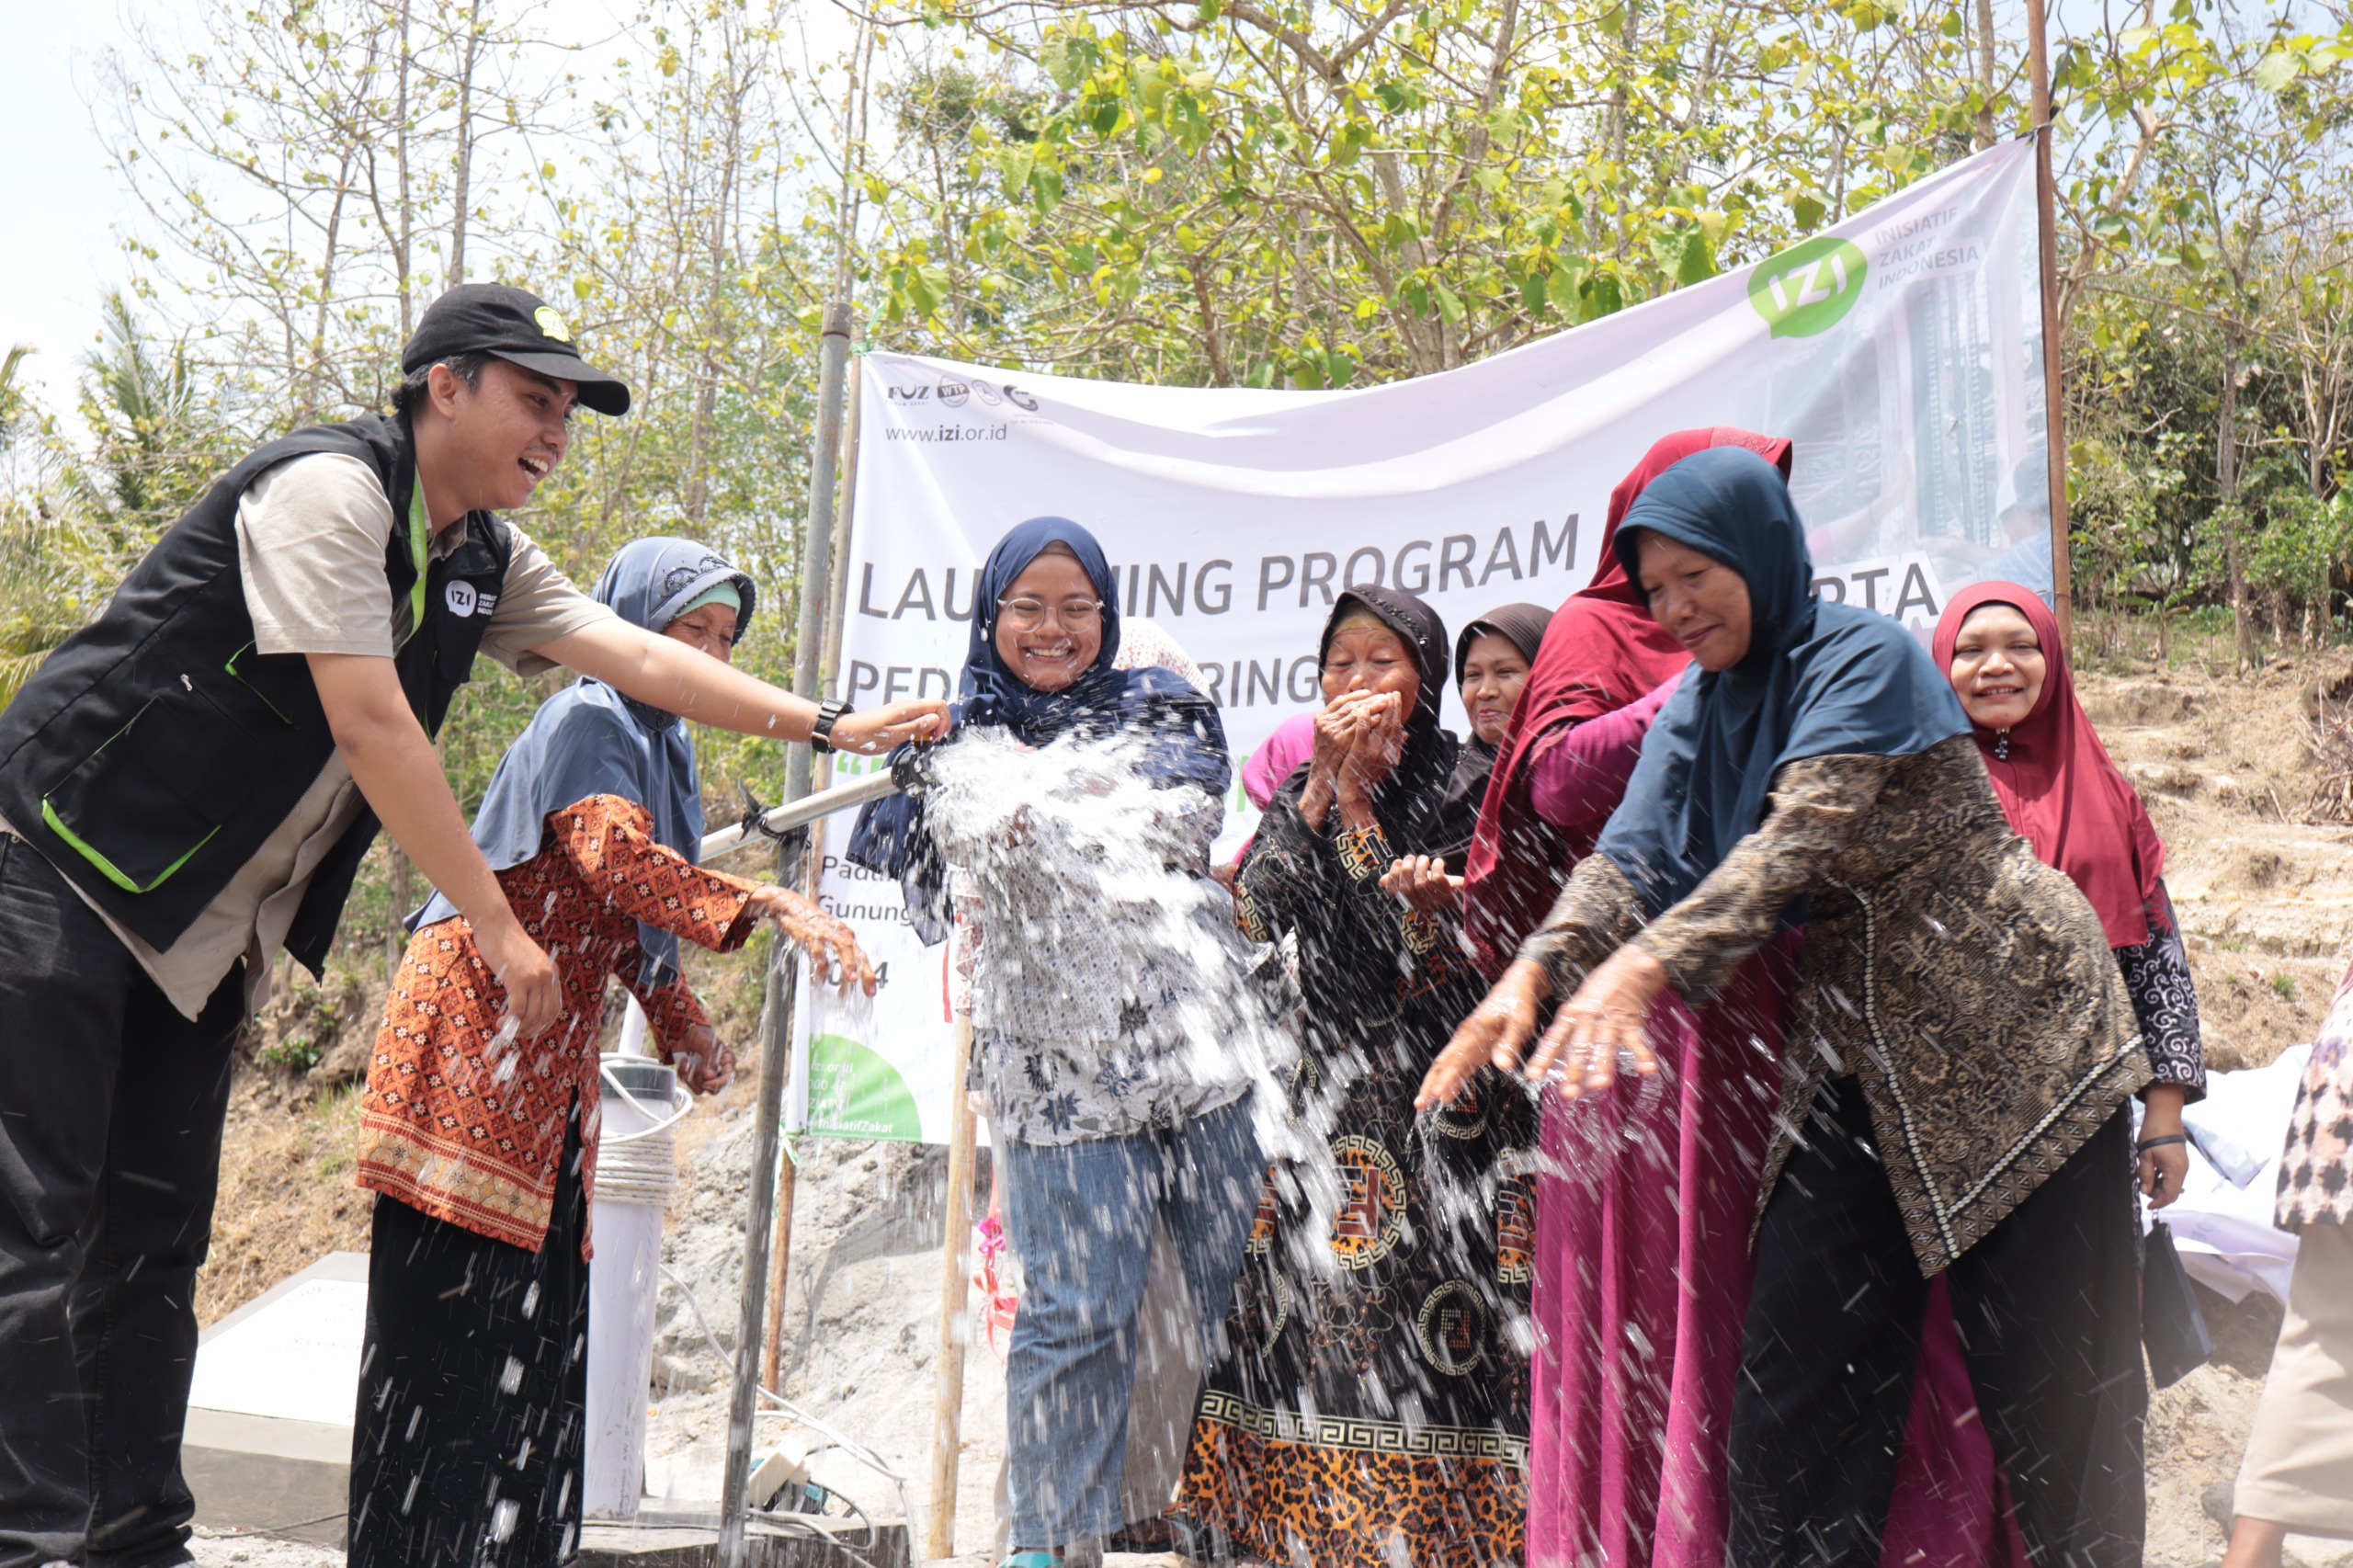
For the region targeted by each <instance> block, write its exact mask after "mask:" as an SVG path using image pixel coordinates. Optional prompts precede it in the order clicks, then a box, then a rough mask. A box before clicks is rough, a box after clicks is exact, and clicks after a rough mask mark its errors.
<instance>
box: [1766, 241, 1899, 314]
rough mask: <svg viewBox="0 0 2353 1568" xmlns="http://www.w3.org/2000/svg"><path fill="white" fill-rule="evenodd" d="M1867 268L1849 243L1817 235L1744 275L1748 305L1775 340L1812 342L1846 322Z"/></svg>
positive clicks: (1861, 257) (1859, 252)
mask: <svg viewBox="0 0 2353 1568" xmlns="http://www.w3.org/2000/svg"><path fill="white" fill-rule="evenodd" d="M1869 271H1870V263H1869V262H1867V261H1865V260H1864V259H1863V253H1862V252H1861V251H1860V250H1859V249H1858V248H1857V247H1856V246H1855V245H1854V244H1853V243H1852V242H1850V241H1847V240H1842V239H1840V238H1838V237H1837V236H1836V234H1817V235H1815V236H1814V237H1813V239H1810V240H1807V241H1806V242H1805V243H1804V244H1796V245H1791V246H1790V248H1789V249H1788V250H1785V251H1783V252H1782V253H1781V254H1780V255H1779V256H1775V257H1773V258H1772V259H1771V260H1769V261H1765V262H1760V263H1758V264H1757V267H1756V271H1754V272H1752V273H1750V274H1749V275H1748V302H1749V303H1750V304H1752V305H1754V306H1756V313H1757V314H1758V315H1760V316H1763V317H1764V318H1765V324H1766V325H1767V326H1768V327H1770V328H1771V329H1772V335H1773V336H1775V337H1812V336H1813V335H1814V334H1815V333H1818V332H1827V331H1829V330H1830V329H1831V328H1832V327H1834V326H1836V325H1837V324H1838V323H1839V322H1840V321H1841V320H1843V319H1845V317H1846V314H1847V312H1848V311H1851V310H1853V309H1854V308H1855V301H1857V300H1858V299H1859V298H1861V297H1862V292H1863V277H1864V275H1865V274H1866V273H1868V272H1869Z"/></svg>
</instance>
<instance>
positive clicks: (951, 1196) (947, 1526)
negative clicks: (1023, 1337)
mask: <svg viewBox="0 0 2353 1568" xmlns="http://www.w3.org/2000/svg"><path fill="white" fill-rule="evenodd" d="M971 1060H972V1018H971V1017H970V1016H969V1015H968V1016H966V1017H961V1018H959V1019H957V1020H956V1071H955V1075H954V1076H953V1077H951V1078H950V1079H949V1083H950V1084H951V1085H953V1086H954V1087H953V1090H952V1092H951V1093H950V1096H949V1102H950V1107H951V1108H950V1111H949V1123H948V1124H949V1134H948V1213H947V1227H948V1233H947V1236H946V1238H945V1239H944V1240H943V1241H942V1242H941V1244H940V1248H939V1361H938V1372H937V1375H936V1377H935V1379H934V1398H933V1402H932V1412H933V1415H932V1432H931V1518H930V1519H929V1520H928V1521H927V1526H928V1528H926V1531H925V1534H924V1546H923V1551H924V1555H925V1556H926V1557H927V1558H940V1557H953V1556H954V1555H955V1554H956V1483H957V1471H958V1469H959V1466H960V1462H961V1459H962V1457H963V1426H964V1347H965V1346H966V1344H967V1343H968V1342H969V1341H970V1339H971V1338H972V1324H971V1323H970V1322H969V1321H968V1314H967V1313H966V1312H965V1306H966V1303H967V1300H968V1298H967V1291H968V1290H970V1288H971V1278H970V1276H971V1271H972V1260H971V1258H970V1257H969V1256H968V1244H969V1243H970V1241H971V1238H972V1154H973V1144H974V1142H975V1139H976V1136H977V1134H976V1132H975V1128H974V1118H973V1115H972V1096H971V1095H970V1094H968V1093H966V1092H965V1089H964V1072H965V1066H966V1063H968V1062H970V1061H971Z"/></svg>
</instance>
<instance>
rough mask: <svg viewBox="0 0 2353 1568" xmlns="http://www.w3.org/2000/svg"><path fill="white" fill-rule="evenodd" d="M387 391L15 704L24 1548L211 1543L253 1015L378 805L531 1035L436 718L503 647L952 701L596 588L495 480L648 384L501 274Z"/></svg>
mask: <svg viewBox="0 0 2353 1568" xmlns="http://www.w3.org/2000/svg"><path fill="white" fill-rule="evenodd" d="M401 368H402V371H403V373H404V378H405V379H404V381H402V383H401V385H400V388H399V390H398V392H396V393H395V396H394V412H393V413H392V415H390V416H384V415H361V416H360V417H358V418H357V419H353V420H350V421H348V422H347V423H344V424H340V425H329V426H313V427H311V428H309V429H305V430H299V431H296V432H295V433H294V434H293V435H291V436H288V437H284V438H282V439H280V440H278V441H276V442H273V443H272V444H270V445H269V446H267V447H265V448H263V449H261V450H259V451H257V452H256V453H254V454H253V455H252V456H251V457H249V458H247V459H246V460H244V462H242V463H240V464H238V465H237V466H236V467H235V468H234V469H232V470H231V471H230V472H229V473H228V474H227V475H225V476H224V477H223V478H222V479H221V480H220V481H219V482H218V483H216V484H215V485H214V486H213V488H212V489H211V491H210V493H209V494H207V495H206V496H205V498H204V499H203V500H202V501H200V502H199V503H198V504H197V505H196V506H194V507H192V508H191V509H190V510H189V511H188V513H187V515H186V516H184V517H181V518H180V519H179V520H178V521H177V522H176V523H175V524H174V525H173V526H172V527H171V528H169V529H168V530H166V532H165V534H164V536H163V538H162V539H161V540H158V541H157V542H156V544H155V546H154V548H153V549H152V550H151V551H149V552H148V553H147V555H146V557H145V558H144V559H143V560H142V562H140V563H139V565H138V566H137V567H136V568H134V569H133V570H132V572H131V575H130V576H129V577H128V578H126V579H125V580H124V582H123V584H122V585H121V586H120V587H119V589H118V590H117V591H116V593H115V596H114V597H113V598H112V599H111V600H110V601H109V602H108V605H107V608H105V610H104V611H102V612H101V613H100V615H99V616H98V618H97V620H95V621H93V622H92V623H91V624H90V625H89V626H88V627H86V628H85V629H84V630H83V631H81V632H79V633H77V634H76V635H75V636H74V638H73V639H72V640H71V641H69V642H66V643H65V644H64V645H63V647H61V648H60V649H58V650H57V652H56V653H53V654H51V657H50V658H49V660H48V662H47V663H45V664H44V665H42V666H41V668H40V672H39V673H38V674H37V675H35V676H33V678H32V679H31V680H30V681H28V683H26V685H25V687H24V688H23V690H22V691H20V692H19V693H18V695H17V699H15V701H13V702H12V703H10V704H9V706H8V708H7V710H6V712H0V955H5V961H0V1568H38V1565H40V1564H44V1563H48V1562H52V1561H55V1560H60V1559H63V1560H69V1561H72V1562H81V1563H86V1564H88V1565H90V1568H101V1565H109V1568H110V1565H114V1564H123V1565H126V1568H128V1565H132V1564H136V1565H140V1568H145V1565H147V1564H165V1563H177V1562H190V1561H192V1559H191V1558H190V1557H189V1555H188V1551H187V1548H186V1540H187V1536H188V1530H187V1522H188V1518H189V1517H190V1515H191V1514H192V1512H193V1503H192V1501H191V1499H190V1497H189V1494H188V1487H187V1485H186V1483H184V1481H183V1480H182V1478H181V1474H180V1467H179V1451H180V1436H181V1429H182V1426H183V1425H184V1423H185V1420H186V1416H187V1408H188V1382H189V1378H190V1376H191V1374H192V1371H193V1368H194V1362H195V1353H196V1337H197V1329H196V1317H195V1312H194V1284H195V1278H196V1272H197V1269H198V1268H199V1267H200V1266H201V1264H202V1263H203V1261H204V1256H205V1250H206V1244H207V1241H208V1239H209V1235H210V1224H211V1213H212V1200H213V1194H214V1188H215V1185H216V1182H217V1179H218V1176H219V1167H220V1153H221V1134H222V1119H223V1116H224V1114H225V1111H226V1108H227V1101H228V1091H229V1063H230V1046H231V1043H232V1041H233V1038H234V1036H235V1033H236V1030H237V1028H238V1027H239V1025H240V1023H241V1022H242V1020H243V1019H244V1017H245V1016H246V1014H247V1012H248V1011H249V1009H251V1008H253V1007H255V1006H259V1004H260V1001H261V999H262V994H263V993H264V992H265V990H266V988H267V981H268V976H269V971H270V963H271V960H272V959H273V958H274V957H275V956H276V954H277V952H278V950H279V949H281V948H282V949H284V950H286V951H288V952H290V953H291V954H292V955H293V956H294V957H295V958H297V959H299V960H301V962H302V963H303V965H304V966H305V967H306V968H308V969H310V970H311V971H312V972H313V974H316V973H318V972H319V971H320V969H321V967H322V965H323V964H324V961H325V959H326V954H327V949H328V947H329V945H330V944H331V943H332V942H333V940H334V937H335V926H336V922H337V920H338V918H339V916H340V915H341V913H342V908H343V903H344V901H345V899H346V897H347V895H348V893H349V892H350V889H351V884H352V880H353V878H354V876H355V874H356V873H357V871H358V866H359V861H360V859H361V858H362V856H364V855H365V854H366V852H367V849H368V846H369V844H370V843H371V842H372V841H373V840H374V838H375V835H376V834H377V831H378V828H379V826H380V825H381V827H382V828H384V829H386V830H388V831H389V832H390V833H391V834H392V838H393V839H394V841H395V842H397V843H398V844H399V845H400V846H401V847H402V848H403V849H404V850H406V851H407V853H408V855H409V857H410V858H411V859H412V860H414V861H415V864H416V865H417V866H418V867H419V868H421V869H423V870H424V872H425V874H426V877H427V878H429V879H430V880H431V881H432V882H433V884H434V885H435V886H436V887H437V888H438V889H440V890H441V892H444V893H446V894H448V895H449V898H450V900H451V901H452V902H453V903H456V905H457V906H458V908H459V909H460V911H461V912H462V913H463V914H464V915H466V917H467V918H468V919H469V920H470V921H471V922H472V926H473V927H474V930H475V933H476V936H477V938H478V940H479V942H480V945H481V949H482V952H483V957H484V959H485V960H488V961H489V963H490V964H491V966H492V968H493V970H494V971H495V973H496V975H497V978H498V981H499V983H500V984H501V985H502V986H504V987H505V989H506V1000H507V1005H508V1007H509V1009H510V1011H511V1012H512V1013H513V1015H514V1017H515V1019H516V1023H517V1028H518V1030H519V1031H520V1033H521V1034H522V1035H523V1036H525V1037H529V1036H530V1035H532V1034H535V1033H537V1032H539V1031H540V1029H541V1028H544V1027H546V1025H547V1024H549V1023H550V1022H551V1021H552V1020H553V1019H554V1017H555V1016H556V1013H557V1010H558V1006H559V996H558V992H557V983H556V974H555V969H554V966H553V965H552V964H551V962H550V961H549V960H548V957H547V955H546V954H545V953H544V952H542V951H541V950H540V949H539V948H538V947H537V946H536V945H535V944H534V943H533V942H532V941H531V939H530V938H529V937H528V936H526V935H525V934H524V931H523V928H522V926H521V924H520V923H519V922H518V921H517V919H516V917H515V915H514V912H513V911H512V910H511V909H509V908H508V907H507V905H506V899H505V896H504V895H503V893H502V892H500V889H499V886H498V883H497V881H495V880H494V877H493V875H492V873H491V870H490V868H489V865H488V863H487V862H486V861H484V859H483V856H482V853H481V851H480V850H479V849H477V848H476V847H475V846H474V842H473V840H472V836H471V835H469V834H468V832H467V826H466V821H465V818H464V817H463V816H462V815H461V814H460V812H459V810H458V803H457V801H456V800H455V799H454V798H453V797H452V796H451V794H450V792H449V783H448V780H447V779H446V778H444V776H443V774H442V772H441V768H440V765H439V763H438V760H437V758H436V757H435V755H434V751H433V744H432V741H431V739H430V736H431V735H432V733H435V732H437V731H438V729H439V727H440V723H441V721H442V719H443V717H444V715H445V714H446V713H447V712H448V710H449V702H450V699H451V698H452V697H453V696H454V695H455V694H456V692H457V689H458V687H460V686H461V685H462V684H463V683H464V682H465V680H466V679H467V677H468V674H469V672H470V670H471V668H472V663H473V658H474V655H475V654H476V653H488V654H489V655H490V656H491V657H492V658H493V659H495V660H496V661H498V662H499V663H500V664H502V665H506V667H507V668H508V669H510V670H513V671H515V672H517V673H518V674H524V675H529V674H533V673H536V672H539V671H541V670H545V669H549V668H551V667H553V666H554V665H568V666H570V667H571V668H573V669H575V670H578V671H580V672H582V673H583V674H585V675H589V676H595V677H596V678H597V679H598V680H601V681H604V682H605V683H607V684H608V685H610V686H612V687H617V688H619V689H620V690H621V691H622V692H625V693H627V694H628V695H630V696H631V697H634V698H636V699H639V700H641V701H643V702H647V703H649V704H652V705H654V706H656V707H660V708H665V709H668V710H672V711H675V712H678V713H682V714H685V715H686V716H688V717H689V718H692V719H696V720H699V721H700V722H705V723H712V724H719V725H722V726H724V727H726V728H729V729H734V730H739V731H742V732H744V733H750V734H765V735H769V736H772V737H774V738H777V739H781V740H809V739H812V738H815V739H817V740H818V741H819V742H820V744H826V743H828V742H829V743H830V744H833V745H835V746H839V747H841V748H843V749H845V750H853V751H859V752H879V751H882V750H886V749H888V748H889V747H890V746H892V745H894V744H897V743H899V742H900V741H903V740H907V739H911V738H915V737H917V736H919V735H923V734H926V733H933V731H934V729H935V727H937V728H944V727H945V724H946V714H945V710H944V707H943V705H942V704H940V703H938V702H903V703H899V704H896V705H894V706H892V707H890V708H885V709H882V710H877V711H876V712H874V713H871V714H851V713H849V712H848V711H847V710H846V709H843V708H842V707H840V706H839V705H838V704H833V703H828V704H826V705H825V706H824V708H823V709H819V708H818V707H816V706H814V705H813V704H811V703H809V702H806V701H803V700H801V699H799V698H795V697H792V696H790V695H788V694H787V693H784V692H781V691H779V690H777V689H776V688H775V687H769V686H767V685H766V684H765V683H763V682H760V681H758V680H755V679H753V678H752V677H750V676H745V675H742V674H740V673H737V672H735V671H733V670H731V669H730V668H729V667H728V666H727V665H724V664H722V663H721V662H720V661H718V660H716V659H712V658H710V657H708V656H707V655H705V654H703V653H699V652H697V651H695V650H693V649H690V648H688V646H687V645H686V644H684V643H682V642H677V641H676V640H675V639H670V638H664V637H656V636H654V635H652V634H651V633H648V632H646V631H642V629H640V628H637V627H635V626H632V625H631V624H629V623H627V622H625V621H623V620H621V619H620V618H619V617H617V616H615V615H614V614H613V613H612V612H611V611H610V610H608V609H607V608H605V607H604V606H602V605H599V604H597V602H596V601H595V600H593V599H591V598H589V597H586V596H585V595H583V594H581V593H580V592H579V591H578V590H577V589H575V588H574V587H573V585H571V584H570V583H569V582H567V581H565V580H564V578H563V574H561V573H560V572H558V571H557V570H556V569H555V567H554V566H553V565H552V564H551V562H549V561H548V559H547V557H546V556H545V555H544V554H543V553H541V551H540V549H539V547H538V546H536V545H534V544H533V543H532V542H531V541H530V540H529V539H527V538H525V537H524V536H523V535H522V533H521V532H519V531H518V530H517V529H516V528H514V527H512V526H511V525H509V524H507V523H505V522H503V521H501V520H499V518H498V517H495V516H494V514H495V513H496V512H499V511H502V510H506V509H510V508H513V507H516V506H521V505H523V504H524V503H525V502H526V501H528V500H529V498H530V495H531V493H532V491H533V489H534V488H535V487H536V486H537V485H538V483H539V482H540V480H542V479H544V478H545V477H547V475H548V473H549V472H550V471H551V470H552V469H553V468H554V467H555V465H556V464H557V463H558V462H559V461H561V460H563V454H564V450H565V449H566V447H567V446H568V445H569V444H570V432H569V428H568V425H567V421H568V419H569V417H570V415H571V412H572V409H573V405H574V403H582V404H585V405H586V406H587V407H589V408H591V409H594V410H596V411H597V413H600V414H605V415H620V414H623V413H625V412H626V411H627V410H628V408H629V402H630V395H629V389H628V388H627V387H626V386H624V385H622V384H621V382H620V381H618V380H616V379H615V378H614V377H612V376H610V375H608V374H606V373H605V372H604V371H602V370H598V369H596V368H594V367H593V366H591V365H589V364H588V363H587V362H586V361H585V359H583V358H581V357H580V354H579V351H578V350H577V349H576V348H575V347H574V344H573V341H572V333H571V329H570V328H569V327H568V326H567V325H566V324H565V323H564V320H563V316H561V315H560V314H558V313H557V312H555V311H554V310H553V309H552V308H551V307H550V306H548V305H546V304H545V303H543V302H541V301H540V300H539V299H538V298H537V297H535V296H534V295H532V294H530V293H529V292H527V291H525V290H521V289H513V288H506V287H503V286H499V285H492V284H466V285H461V286H460V287H459V288H456V289H452V290H449V292H448V293H446V294H444V295H442V296H441V298H440V299H438V300H437V301H434V303H433V305H432V307H431V308H430V309H428V310H427V311H426V312H425V316H424V318H423V320H422V321H420V322H419V324H418V325H417V330H416V334H415V336H414V337H413V338H412V339H411V340H410V342H409V344H408V347H407V349H406V351H405V352H404V354H403V356H402V360H401Z"/></svg>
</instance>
